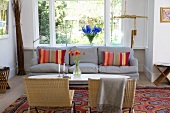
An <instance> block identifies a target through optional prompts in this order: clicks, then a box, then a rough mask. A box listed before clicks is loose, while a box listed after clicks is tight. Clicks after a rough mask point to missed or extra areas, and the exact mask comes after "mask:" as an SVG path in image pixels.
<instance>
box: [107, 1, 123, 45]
mask: <svg viewBox="0 0 170 113" xmlns="http://www.w3.org/2000/svg"><path fill="white" fill-rule="evenodd" d="M110 2H111V5H110V17H111V18H110V19H111V21H110V22H111V23H110V32H111V33H110V34H111V36H110V37H111V45H113V46H120V45H122V37H123V34H122V31H121V26H122V23H121V19H114V18H113V17H114V16H120V15H121V12H122V0H111V1H110Z"/></svg>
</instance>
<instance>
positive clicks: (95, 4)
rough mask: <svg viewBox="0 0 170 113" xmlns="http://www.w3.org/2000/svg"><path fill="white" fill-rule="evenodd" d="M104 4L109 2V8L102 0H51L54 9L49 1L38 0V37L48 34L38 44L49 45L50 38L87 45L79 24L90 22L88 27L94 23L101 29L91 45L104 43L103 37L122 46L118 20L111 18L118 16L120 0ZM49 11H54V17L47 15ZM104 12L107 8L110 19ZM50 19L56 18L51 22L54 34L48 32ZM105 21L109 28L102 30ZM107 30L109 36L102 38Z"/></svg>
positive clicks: (56, 42) (55, 40)
mask: <svg viewBox="0 0 170 113" xmlns="http://www.w3.org/2000/svg"><path fill="white" fill-rule="evenodd" d="M107 3H109V4H110V8H107V7H106V8H105V4H106V3H105V0H80V1H79V0H77V1H74V0H68V1H65V0H62V1H55V0H54V1H53V2H52V4H54V5H53V6H54V9H53V10H50V7H52V5H51V4H50V2H49V1H48V0H43V1H42V0H38V20H39V36H45V37H47V40H45V41H41V40H40V44H50V43H51V42H50V41H51V40H53V42H54V43H55V44H81V45H84V44H85V45H88V44H89V41H88V38H87V37H86V36H84V33H83V32H82V27H83V26H86V25H90V26H91V28H93V27H94V26H96V27H100V28H101V29H102V31H101V32H100V33H98V34H97V35H96V36H95V38H94V40H93V43H94V44H97V45H104V43H105V42H104V41H105V40H106V39H105V38H109V40H110V44H112V45H121V44H122V33H121V20H120V19H114V18H113V16H115V15H121V11H122V0H110V1H109V2H107ZM51 11H53V13H54V16H51V15H50V13H51ZM106 11H110V15H109V18H105V13H106ZM50 18H52V19H50ZM108 19H109V21H108ZM50 20H54V21H55V22H52V23H53V24H55V32H52V33H53V35H50V33H51V32H50V29H51V26H50V25H51V24H50ZM107 22H109V23H110V24H109V30H110V31H108V30H105V24H106V23H107ZM106 32H109V34H110V36H109V37H105V33H106ZM51 36H53V37H51ZM50 38H52V39H50Z"/></svg>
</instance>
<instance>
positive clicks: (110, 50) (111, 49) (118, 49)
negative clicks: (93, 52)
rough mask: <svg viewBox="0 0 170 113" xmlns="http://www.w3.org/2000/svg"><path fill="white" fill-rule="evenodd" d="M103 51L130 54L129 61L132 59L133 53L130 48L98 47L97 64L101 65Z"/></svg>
mask: <svg viewBox="0 0 170 113" xmlns="http://www.w3.org/2000/svg"><path fill="white" fill-rule="evenodd" d="M103 51H108V52H116V53H120V52H122V53H125V52H130V56H129V59H131V58H134V51H133V49H132V48H130V47H107V46H101V47H98V57H99V58H98V60H99V62H98V64H102V63H103Z"/></svg>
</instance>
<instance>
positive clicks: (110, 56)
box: [103, 51, 130, 66]
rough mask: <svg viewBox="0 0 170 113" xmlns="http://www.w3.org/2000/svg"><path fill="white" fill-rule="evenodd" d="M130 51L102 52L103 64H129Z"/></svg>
mask: <svg viewBox="0 0 170 113" xmlns="http://www.w3.org/2000/svg"><path fill="white" fill-rule="evenodd" d="M129 55H130V52H126V53H114V52H106V51H104V52H103V57H104V62H103V66H129V62H128V61H129Z"/></svg>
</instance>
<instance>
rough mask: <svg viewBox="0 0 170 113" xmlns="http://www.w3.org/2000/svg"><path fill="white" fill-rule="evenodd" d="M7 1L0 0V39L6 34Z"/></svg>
mask: <svg viewBox="0 0 170 113" xmlns="http://www.w3.org/2000/svg"><path fill="white" fill-rule="evenodd" d="M8 12H9V7H8V1H7V0H0V38H1V36H4V35H6V34H8Z"/></svg>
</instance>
